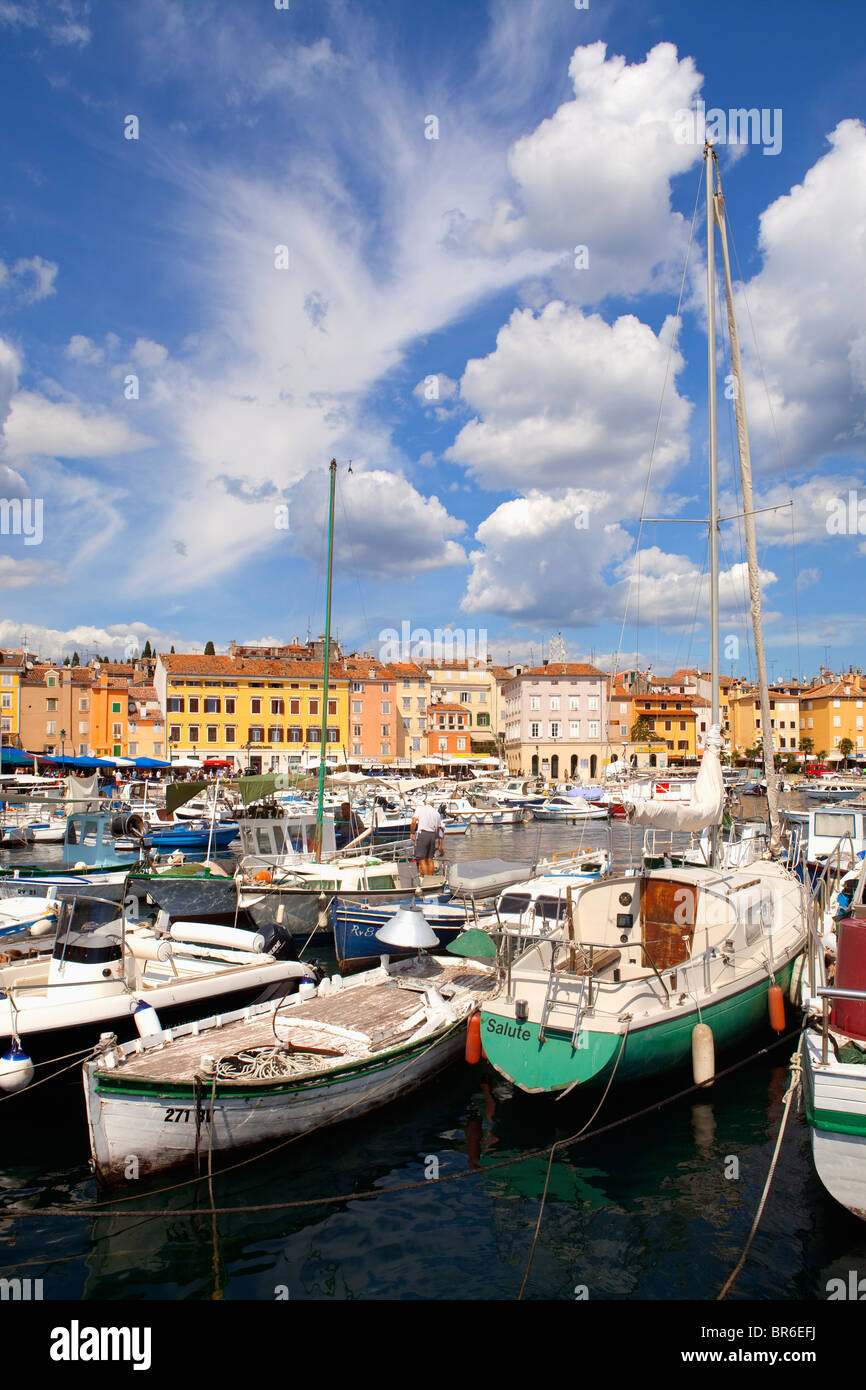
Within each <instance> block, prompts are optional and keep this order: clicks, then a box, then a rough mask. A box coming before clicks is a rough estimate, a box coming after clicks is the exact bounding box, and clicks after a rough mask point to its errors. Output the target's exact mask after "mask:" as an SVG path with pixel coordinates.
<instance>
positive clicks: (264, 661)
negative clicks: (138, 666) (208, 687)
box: [159, 652, 349, 680]
mask: <svg viewBox="0 0 866 1390" xmlns="http://www.w3.org/2000/svg"><path fill="white" fill-rule="evenodd" d="M159 659H160V661H161V662H162V664H163V666H164V667H165V669H166V671H167V672H168V673H169V674H170V675H176V676H204V677H206V678H208V679H211V680H213V679H215V678H216V677H219V676H225V677H226V678H227V679H229V680H233V679H235V678H236V677H237V676H253V677H257V676H258V677H262V676H277V677H281V678H282V679H284V680H297V679H298V677H301V678H307V679H310V680H321V679H322V663H321V661H294V660H290V659H289V658H284V657H272V658H261V657H247V656H243V657H241V656H238V657H231V656H203V655H202V654H201V653H198V652H192V653H190V654H188V655H187V654H185V653H183V652H180V653H177V652H175V653H171V652H168V653H163V652H160V654H159ZM328 669H329V672H330V676H331V678H332V679H336V680H346V679H348V678H349V672H348V671H347V670H346V668H345V667H344V666H341V665H338V664H337V663H336V662H333V663H331V665H330V666H329V668H328Z"/></svg>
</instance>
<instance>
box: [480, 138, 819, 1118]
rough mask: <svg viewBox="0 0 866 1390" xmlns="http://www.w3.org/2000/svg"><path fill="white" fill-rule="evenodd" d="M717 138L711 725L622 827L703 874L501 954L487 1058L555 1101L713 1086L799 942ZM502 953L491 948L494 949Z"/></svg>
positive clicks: (619, 902) (590, 890) (613, 885)
mask: <svg viewBox="0 0 866 1390" xmlns="http://www.w3.org/2000/svg"><path fill="white" fill-rule="evenodd" d="M716 166H717V161H716V158H715V154H714V151H713V149H712V144H711V143H710V142H708V143H707V144H706V146H705V150H704V170H705V180H706V208H707V320H708V347H707V360H708V384H709V416H710V428H709V442H710V468H709V483H710V486H709V494H710V497H709V502H710V505H709V523H708V530H709V536H710V585H709V591H710V656H711V663H710V664H711V719H710V728H709V730H708V732H707V735H706V740H705V749H704V753H703V758H702V761H701V766H700V770H699V772H698V775H697V778H696V779H695V782H694V786H693V788H692V790H691V794H690V795H689V797H688V800H687V801H686V799H685V798H680V799H679V801H678V802H672V801H667V802H666V801H665V800H663V799H661V798H659V797H657V796H654V797H651V798H646V799H644V800H642V801H638V802H634V803H630V804H628V803H627V804H626V805H625V806H624V809H625V812H626V816H627V819H628V821H629V823H630V824H633V825H637V826H643V827H655V828H658V829H664V830H670V831H677V832H687V833H697V834H702V833H704V832H705V831H709V832H710V834H711V837H712V842H713V843H712V847H711V855H710V863H709V864H707V865H706V866H697V865H686V864H683V865H680V866H679V867H664V866H659V867H655V868H652V869H648V868H647V867H646V866H645V865H644V866H643V867H642V869H641V871H640V872H639V873H638V874H636V875H634V876H631V877H624V876H618V875H613V876H610V877H608V878H605V879H602V880H600V881H598V882H594V883H588V884H586V885H584V886H583V887H581V888H580V889H579V890H578V891H577V892H576V893H574V894H572V897H571V898H570V899H569V902H568V910H567V913H566V918H565V921H564V922H563V921H561V920H558V921H557V922H556V923H555V924H554V927H553V929H552V930H551V931H550V932H549V933H548V934H547V935H546V936H544V937H542V938H540V939H538V940H536V941H532V942H530V943H529V944H528V945H527V946H525V947H523V948H520V949H518V950H517V953H516V955H514V954H513V953H512V952H511V949H510V944H511V943H510V941H509V939H508V937H507V935H506V938H505V941H504V943H503V946H504V949H505V954H506V969H507V984H506V987H505V990H504V991H503V993H502V994H501V995H499V996H497V997H496V998H495V999H493V1000H491V1001H489V1002H488V1003H487V1004H485V1005H484V1006H482V1039H483V1046H484V1050H485V1053H486V1055H487V1057H488V1059H489V1061H490V1062H491V1063H492V1065H493V1066H494V1067H495V1068H496V1069H497V1070H498V1071H500V1072H501V1073H502V1074H503V1075H504V1076H506V1077H507V1078H508V1079H509V1080H510V1081H512V1082H514V1083H515V1084H516V1085H517V1086H518V1087H520V1088H521V1089H522V1090H525V1091H529V1092H553V1093H557V1094H563V1093H565V1092H567V1091H570V1090H571V1089H572V1088H574V1087H576V1086H583V1085H598V1084H601V1083H607V1082H612V1081H613V1080H614V1079H615V1080H616V1081H617V1083H620V1082H623V1081H627V1080H633V1079H638V1078H643V1077H650V1076H657V1075H659V1074H661V1073H663V1072H665V1071H668V1070H671V1069H675V1068H678V1067H685V1066H687V1065H688V1064H689V1063H691V1064H692V1066H693V1074H694V1076H695V1079H696V1081H700V1082H702V1083H706V1082H709V1081H710V1080H711V1079H712V1077H713V1075H714V1072H715V1052H716V1050H721V1049H724V1048H726V1047H729V1046H732V1045H734V1044H736V1043H739V1042H741V1041H742V1040H744V1039H745V1038H746V1037H747V1036H748V1035H749V1033H750V1032H752V1031H753V1030H755V1029H757V1028H759V1027H760V1026H761V1024H762V1023H764V1024H765V1025H772V1027H774V1028H775V1029H777V1031H781V1029H782V1028H784V1026H785V1019H784V997H785V991H786V990H788V989H789V988H790V985H791V977H792V973H793V969H794V964H795V962H796V961H797V959H798V957H799V956H800V955H801V954H802V952H803V948H804V944H805V941H806V935H807V910H808V904H807V900H806V889H805V885H804V884H803V882H802V880H801V879H800V878H799V877H798V876H797V875H796V873H794V872H793V871H792V870H791V868H789V867H788V866H787V864H786V863H784V862H781V861H780V858H779V857H778V848H779V843H780V840H779V821H778V800H777V786H776V777H775V772H774V770H773V768H774V762H773V758H774V749H773V743H772V732H771V720H770V714H769V693H768V685H767V674H766V658H765V653H764V643H763V631H762V625H761V613H760V580H759V576H758V567H757V544H756V538H755V524H754V502H753V495H752V486H751V469H750V461H749V451H748V433H747V428H746V415H745V389H744V384H743V373H742V363H741V359H740V352H739V339H738V336H737V331H736V321H735V318H734V312H733V287H732V282H731V277H730V265H729V260H728V252H727V238H726V230H725V211H724V201H723V199H722V195H721V186H720V184H719V185H718V192H716V185H717V180H718V173H717V167H716ZM716 227H718V229H719V235H720V238H721V245H722V252H723V257H724V268H725V292H726V305H727V311H728V327H729V335H730V343H731V365H732V368H733V373H734V379H735V383H736V390H735V392H734V406H735V411H736V420H737V443H738V451H739V456H740V473H741V482H742V492H743V509H744V527H745V533H746V549H747V563H748V571H749V592H750V603H751V614H752V628H753V637H754V649H755V659H756V666H757V674H758V684H759V689H760V693H761V701H760V704H761V709H762V725H763V740H764V754H765V758H764V765H765V769H766V776H767V781H768V789H767V790H768V816H769V853H770V855H771V856H773V857H770V858H766V859H764V858H762V859H758V860H755V861H754V862H751V863H749V864H748V865H747V866H740V867H737V866H733V867H724V866H723V865H721V864H719V863H718V862H717V854H716V844H715V842H716V840H717V837H718V827H719V826H720V825H721V822H722V816H723V811H724V806H725V787H724V783H723V779H722V771H721V763H720V752H721V748H722V738H721V727H720V702H719V534H718V533H719V504H718V465H717V439H716V433H717V429H716V375H717V362H716V342H715V288H716V287H715V271H714V254H715V251H714V245H715V228H716ZM500 949H502V947H501V948H500Z"/></svg>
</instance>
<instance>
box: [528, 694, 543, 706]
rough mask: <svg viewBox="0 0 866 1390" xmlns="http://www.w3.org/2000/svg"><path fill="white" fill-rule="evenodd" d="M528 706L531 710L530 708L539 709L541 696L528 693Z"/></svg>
mask: <svg viewBox="0 0 866 1390" xmlns="http://www.w3.org/2000/svg"><path fill="white" fill-rule="evenodd" d="M529 708H530V709H531V710H532V709H541V696H540V695H530V697H529Z"/></svg>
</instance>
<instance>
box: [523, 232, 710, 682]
mask: <svg viewBox="0 0 866 1390" xmlns="http://www.w3.org/2000/svg"><path fill="white" fill-rule="evenodd" d="M707 254H709V253H707ZM541 664H542V666H549V665H550V657H549V656H546V657H545V658H544V660H543V661H542V663H541Z"/></svg>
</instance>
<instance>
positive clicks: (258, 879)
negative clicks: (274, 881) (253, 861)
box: [253, 869, 271, 883]
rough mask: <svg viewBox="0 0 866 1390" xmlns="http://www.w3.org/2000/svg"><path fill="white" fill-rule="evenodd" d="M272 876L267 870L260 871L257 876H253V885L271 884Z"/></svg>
mask: <svg viewBox="0 0 866 1390" xmlns="http://www.w3.org/2000/svg"><path fill="white" fill-rule="evenodd" d="M270 881H271V875H270V872H269V871H268V870H267V869H259V871H258V873H257V874H253V883H270Z"/></svg>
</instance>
